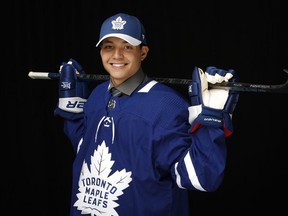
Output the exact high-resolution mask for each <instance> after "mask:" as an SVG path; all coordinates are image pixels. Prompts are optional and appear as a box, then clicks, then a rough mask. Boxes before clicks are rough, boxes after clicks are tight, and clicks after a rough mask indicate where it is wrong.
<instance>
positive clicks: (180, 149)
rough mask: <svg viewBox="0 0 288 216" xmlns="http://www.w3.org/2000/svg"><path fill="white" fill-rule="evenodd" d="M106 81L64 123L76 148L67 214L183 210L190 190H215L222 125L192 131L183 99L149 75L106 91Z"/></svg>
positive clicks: (174, 215) (151, 215) (159, 215)
mask: <svg viewBox="0 0 288 216" xmlns="http://www.w3.org/2000/svg"><path fill="white" fill-rule="evenodd" d="M108 85H109V81H107V82H104V83H101V84H99V85H98V86H97V87H96V88H95V89H94V90H93V91H92V93H91V94H90V96H89V98H88V100H87V102H86V104H85V106H84V115H81V114H79V115H78V117H79V118H73V119H70V120H68V119H66V120H65V121H64V130H65V133H66V134H67V136H68V137H69V138H70V140H71V142H72V144H73V148H74V150H75V152H76V154H77V156H76V157H75V161H74V164H73V190H72V203H71V205H72V207H71V216H78V215H79V216H80V215H91V216H96V215H97V216H112V215H113V216H117V215H120V216H128V215H133V216H179V215H181V216H188V215H189V208H188V207H189V203H188V191H189V190H198V191H203V192H205V191H206V192H208V191H215V190H216V189H217V188H218V187H219V185H220V184H221V182H222V179H223V173H224V167H225V161H226V145H225V138H224V132H223V130H222V129H221V128H214V127H206V126H204V125H203V126H201V127H199V129H198V130H197V131H196V132H195V133H190V127H191V125H190V124H189V123H188V116H189V112H188V107H189V106H190V105H189V102H188V101H187V100H186V99H185V98H183V96H181V95H179V93H178V92H176V91H175V90H174V89H172V88H170V87H168V86H166V85H164V84H162V83H158V82H156V81H153V80H149V81H146V82H145V83H143V84H141V85H140V86H139V87H138V88H137V89H136V90H135V91H134V92H133V93H132V94H131V95H130V96H125V95H124V96H122V97H112V96H111V94H110V92H109V91H107V89H108Z"/></svg>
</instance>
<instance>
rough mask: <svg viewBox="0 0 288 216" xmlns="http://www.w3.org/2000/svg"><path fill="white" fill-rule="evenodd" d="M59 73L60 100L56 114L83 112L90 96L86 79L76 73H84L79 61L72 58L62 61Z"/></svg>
mask: <svg viewBox="0 0 288 216" xmlns="http://www.w3.org/2000/svg"><path fill="white" fill-rule="evenodd" d="M59 73H60V78H59V102H58V107H57V108H56V110H55V114H56V115H60V116H63V115H65V114H64V113H63V112H62V111H66V112H69V113H75V114H76V113H82V112H83V106H84V104H85V103H86V101H87V100H86V99H87V97H88V87H87V84H86V83H85V81H81V80H79V79H77V76H76V74H84V73H85V72H84V70H83V68H82V67H81V66H80V64H79V63H78V62H77V61H75V60H74V59H70V60H69V61H68V62H67V63H62V65H61V66H60V70H59ZM59 109H60V110H59Z"/></svg>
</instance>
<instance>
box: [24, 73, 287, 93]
mask: <svg viewBox="0 0 288 216" xmlns="http://www.w3.org/2000/svg"><path fill="white" fill-rule="evenodd" d="M284 72H286V73H287V75H288V70H287V69H284ZM28 76H29V77H30V78H32V79H48V80H56V79H59V77H60V74H59V73H55V72H34V71H30V72H29V74H28ZM77 77H78V78H79V79H80V80H84V81H96V82H103V81H106V80H108V79H109V75H99V74H78V75H77ZM151 78H152V79H154V80H156V81H158V82H162V83H166V84H173V85H174V84H175V85H188V84H190V82H191V80H190V79H178V78H159V77H151ZM209 88H222V89H229V90H234V91H239V92H260V93H282V94H288V79H287V80H286V82H284V83H282V84H272V85H265V84H252V83H242V82H223V83H215V84H211V83H209Z"/></svg>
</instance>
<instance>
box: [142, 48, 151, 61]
mask: <svg viewBox="0 0 288 216" xmlns="http://www.w3.org/2000/svg"><path fill="white" fill-rule="evenodd" d="M148 52H149V47H148V46H142V47H141V61H143V60H144V59H145V58H146V56H147V54H148Z"/></svg>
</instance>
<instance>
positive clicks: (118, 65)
mask: <svg viewBox="0 0 288 216" xmlns="http://www.w3.org/2000/svg"><path fill="white" fill-rule="evenodd" d="M113 66H115V67H121V66H124V64H113Z"/></svg>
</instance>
